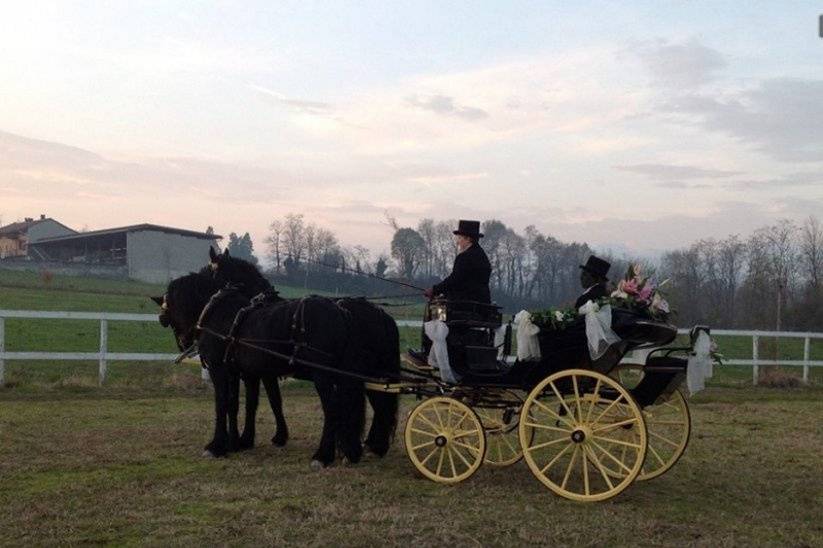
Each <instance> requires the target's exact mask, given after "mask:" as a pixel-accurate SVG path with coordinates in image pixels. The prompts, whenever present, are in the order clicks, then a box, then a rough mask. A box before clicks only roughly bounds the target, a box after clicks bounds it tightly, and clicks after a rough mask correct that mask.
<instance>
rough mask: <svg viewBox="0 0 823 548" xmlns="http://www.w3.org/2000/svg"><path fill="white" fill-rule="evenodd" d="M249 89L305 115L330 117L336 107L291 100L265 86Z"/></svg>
mask: <svg viewBox="0 0 823 548" xmlns="http://www.w3.org/2000/svg"><path fill="white" fill-rule="evenodd" d="M249 87H250V88H251V89H253V90H254V91H256V92H257V93H258V95H260V96H262V97H263V99H264V100H266V101H267V102H269V103H271V102H274V103H275V104H277V105H282V106H285V107H287V108H289V109H291V110H293V111H296V112H300V113H303V114H315V115H328V114H331V113H332V112H333V111H334V106H333V105H332V104H331V103H324V102H322V101H307V100H305V99H291V98H289V97H287V96H285V95H283V94H282V93H278V92H276V91H274V90H271V89H268V88H266V87H263V86H258V85H255V84H250V85H249Z"/></svg>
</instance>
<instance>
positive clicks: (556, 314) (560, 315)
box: [554, 310, 563, 322]
mask: <svg viewBox="0 0 823 548" xmlns="http://www.w3.org/2000/svg"><path fill="white" fill-rule="evenodd" d="M554 319H555V320H557V321H558V322H562V321H563V313H562V312H560V311H559V310H555V311H554Z"/></svg>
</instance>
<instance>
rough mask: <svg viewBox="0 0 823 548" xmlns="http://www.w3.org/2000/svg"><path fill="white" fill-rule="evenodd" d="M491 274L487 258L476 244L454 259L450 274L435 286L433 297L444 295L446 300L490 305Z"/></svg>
mask: <svg viewBox="0 0 823 548" xmlns="http://www.w3.org/2000/svg"><path fill="white" fill-rule="evenodd" d="M491 273H492V267H491V264H489V258H488V257H487V256H486V252H485V251H483V248H482V247H480V245H478V244H472V245H471V246H470V247H469V248H468V249H467V250H465V251H464V252H463V253H458V254H457V257H455V259H454V266H453V267H452V273H451V274H449V276H448V278H446V279H445V280H443V281H442V282H440V283H439V284H437V285H435V286H434V287H433V288H432V289H433V292H434V294H435V295H439V294H441V293H442V294H444V295H445V296H446V298H447V299H455V300H464V301H478V302H481V303H490V302H491V300H492V299H491V294H490V293H489V277H490V276H491Z"/></svg>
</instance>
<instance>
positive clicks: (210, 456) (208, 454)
mask: <svg viewBox="0 0 823 548" xmlns="http://www.w3.org/2000/svg"><path fill="white" fill-rule="evenodd" d="M200 456H201V457H203V458H204V459H216V458H217V455H215V454H214V453H212V452H211V451H209V450H208V449H206V450H204V451H203V454H202V455H200Z"/></svg>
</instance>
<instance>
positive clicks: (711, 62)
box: [629, 38, 728, 89]
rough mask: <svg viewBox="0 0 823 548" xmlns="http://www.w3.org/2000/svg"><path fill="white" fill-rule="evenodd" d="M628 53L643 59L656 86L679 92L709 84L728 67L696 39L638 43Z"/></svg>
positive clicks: (718, 53) (714, 52)
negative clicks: (679, 41)
mask: <svg viewBox="0 0 823 548" xmlns="http://www.w3.org/2000/svg"><path fill="white" fill-rule="evenodd" d="M629 51H630V52H631V53H633V54H635V55H636V56H637V57H638V58H639V59H640V61H641V62H642V63H643V65H644V67H645V68H646V70H648V72H649V73H650V74H651V76H652V78H653V81H654V82H655V83H656V84H658V85H661V86H664V87H670V88H676V89H682V88H684V87H686V88H695V87H699V86H701V85H703V84H705V83H707V82H710V81H712V80H714V79H715V78H716V77H717V73H718V72H719V71H720V70H721V69H723V68H725V67H726V66H727V64H728V63H727V62H726V59H725V57H724V56H723V55H722V54H721V53H720V52H719V51H717V50H715V49H712V48H709V47H706V46H704V45H703V44H701V43H700V42H699V41H698V40H697V39H695V38H692V39H691V40H688V41H686V42H681V43H671V42H669V41H667V40H663V39H657V40H654V41H646V42H637V43H635V44H633V45H631V46H630V47H629Z"/></svg>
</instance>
